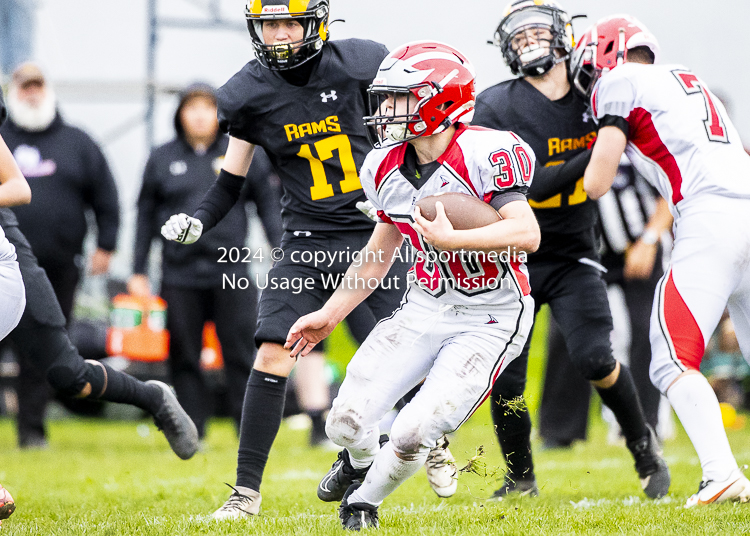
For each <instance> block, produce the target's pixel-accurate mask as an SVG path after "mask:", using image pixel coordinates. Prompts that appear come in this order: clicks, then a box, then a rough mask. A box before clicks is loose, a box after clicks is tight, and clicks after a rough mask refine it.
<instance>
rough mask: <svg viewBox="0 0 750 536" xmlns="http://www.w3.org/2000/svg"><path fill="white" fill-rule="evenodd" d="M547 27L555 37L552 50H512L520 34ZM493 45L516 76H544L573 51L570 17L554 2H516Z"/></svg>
mask: <svg viewBox="0 0 750 536" xmlns="http://www.w3.org/2000/svg"><path fill="white" fill-rule="evenodd" d="M538 28H544V29H546V30H549V31H550V33H551V34H552V40H551V41H550V43H549V48H546V47H541V46H540V45H538V44H537V45H534V46H527V47H525V48H524V49H522V50H514V49H513V38H514V37H515V36H516V35H518V34H519V33H520V32H525V31H527V30H534V29H538ZM490 43H492V44H494V45H496V46H498V47H500V51H501V52H502V54H503V58H504V59H505V63H506V64H507V65H508V67H510V70H511V72H512V73H513V74H515V75H521V76H541V75H543V74H545V73H546V72H548V71H549V70H550V69H552V67H554V66H555V65H557V64H558V63H561V62H563V61H565V60H567V59H568V58H569V57H570V54H571V53H572V52H573V47H574V46H575V42H574V39H573V26H572V24H571V18H570V16H569V15H568V14H567V13H566V12H565V11H563V9H562V8H561V7H560V5H559V4H558V3H557V2H555V1H554V0H514V1H513V2H512V3H511V4H510V5H508V6H507V7H506V8H505V11H504V13H503V18H502V20H501V21H500V24H499V25H498V26H497V30H496V31H495V39H494V40H493V41H490Z"/></svg>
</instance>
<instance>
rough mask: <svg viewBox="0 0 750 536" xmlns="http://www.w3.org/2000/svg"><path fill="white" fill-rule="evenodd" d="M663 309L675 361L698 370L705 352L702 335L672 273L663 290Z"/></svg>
mask: <svg viewBox="0 0 750 536" xmlns="http://www.w3.org/2000/svg"><path fill="white" fill-rule="evenodd" d="M663 307H664V320H665V321H666V324H667V331H668V335H669V338H670V339H671V340H672V346H673V347H674V350H675V352H676V353H677V359H679V360H680V362H681V363H682V364H683V365H685V366H686V367H688V368H691V369H694V370H699V368H700V364H701V360H702V359H703V353H704V352H705V351H706V345H705V344H704V341H703V333H702V332H701V330H700V327H698V323H697V322H696V321H695V317H694V316H693V313H691V312H690V309H689V308H688V306H687V304H686V303H685V300H683V299H682V296H681V295H680V292H679V291H678V290H677V287H676V286H675V284H674V279H673V277H672V272H670V273H669V278H668V279H667V284H666V287H665V289H664V305H663Z"/></svg>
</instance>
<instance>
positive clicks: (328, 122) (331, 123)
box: [284, 115, 341, 141]
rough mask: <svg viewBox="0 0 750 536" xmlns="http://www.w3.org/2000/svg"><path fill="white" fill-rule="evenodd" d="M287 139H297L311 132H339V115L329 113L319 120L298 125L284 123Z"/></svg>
mask: <svg viewBox="0 0 750 536" xmlns="http://www.w3.org/2000/svg"><path fill="white" fill-rule="evenodd" d="M284 131H285V132H286V139H287V141H292V140H298V139H300V138H304V137H305V136H309V135H311V134H326V133H328V132H341V125H339V117H338V116H337V115H330V116H328V117H326V118H325V119H323V120H321V121H317V122H315V121H313V122H310V123H302V124H300V125H295V124H289V125H284Z"/></svg>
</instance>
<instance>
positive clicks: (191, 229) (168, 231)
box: [161, 214, 203, 244]
mask: <svg viewBox="0 0 750 536" xmlns="http://www.w3.org/2000/svg"><path fill="white" fill-rule="evenodd" d="M201 233H203V224H202V223H201V221H200V220H197V219H195V218H191V217H190V216H188V215H187V214H175V215H173V216H172V217H171V218H169V219H168V220H167V223H165V224H164V225H162V226H161V235H162V236H163V237H164V238H166V239H167V240H174V241H175V242H179V243H181V244H192V243H194V242H196V241H197V240H198V239H199V238H200V237H201Z"/></svg>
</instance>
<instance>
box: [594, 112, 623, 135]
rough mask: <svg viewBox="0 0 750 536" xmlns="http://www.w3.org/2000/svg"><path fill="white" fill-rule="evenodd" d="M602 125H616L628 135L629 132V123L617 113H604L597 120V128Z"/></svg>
mask: <svg viewBox="0 0 750 536" xmlns="http://www.w3.org/2000/svg"><path fill="white" fill-rule="evenodd" d="M603 127H617V128H619V129H620V130H622V132H623V133H624V134H625V137H626V138H627V137H628V134H629V133H630V124H629V123H628V120H627V119H625V118H624V117H620V116H619V115H605V116H604V117H602V118H601V119H600V120H599V128H603Z"/></svg>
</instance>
